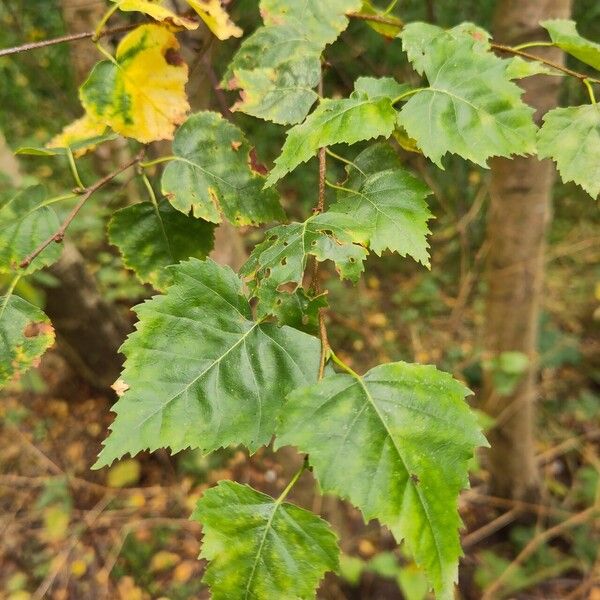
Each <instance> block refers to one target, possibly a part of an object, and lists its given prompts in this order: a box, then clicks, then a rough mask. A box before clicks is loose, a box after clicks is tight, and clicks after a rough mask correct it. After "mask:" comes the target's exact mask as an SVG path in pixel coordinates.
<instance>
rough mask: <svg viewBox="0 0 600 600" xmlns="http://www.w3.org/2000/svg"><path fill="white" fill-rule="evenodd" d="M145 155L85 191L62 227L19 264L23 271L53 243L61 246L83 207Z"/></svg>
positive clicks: (139, 156) (137, 157) (134, 159)
mask: <svg viewBox="0 0 600 600" xmlns="http://www.w3.org/2000/svg"><path fill="white" fill-rule="evenodd" d="M143 155H144V151H142V152H140V153H139V154H138V155H137V156H136V157H135V158H132V159H131V160H130V161H129V162H127V163H126V164H124V165H122V166H120V167H119V168H118V169H117V170H116V171H113V172H112V173H109V174H108V175H106V176H105V177H103V178H102V179H99V180H98V181H97V182H96V183H94V185H92V186H90V187H88V188H86V189H85V190H84V191H83V193H82V195H81V198H80V199H79V202H78V203H77V204H76V205H75V206H74V207H73V210H71V212H70V213H69V214H68V216H67V218H66V219H65V220H64V221H63V223H62V225H61V226H60V227H59V228H58V229H57V230H56V231H55V232H54V233H53V234H52V235H51V236H50V237H49V238H48V239H47V240H45V241H44V242H42V243H41V244H40V245H39V246H38V247H37V248H36V249H35V250H34V251H33V252H32V253H31V254H29V255H28V256H26V257H25V258H24V259H23V260H22V261H21V262H20V263H19V267H20V268H21V269H26V268H27V267H28V266H29V265H30V264H31V262H32V261H33V260H34V259H35V258H36V257H37V256H39V255H40V254H41V253H42V252H43V251H44V250H45V249H46V248H47V247H48V246H49V245H50V244H52V242H56V243H58V244H60V243H61V242H62V241H63V240H64V238H65V233H66V231H67V228H68V227H69V225H70V224H71V223H72V221H73V219H74V218H75V217H76V216H77V214H78V213H79V211H80V210H81V209H82V208H83V205H84V204H85V203H86V202H87V201H88V200H89V199H90V198H91V197H92V196H93V195H94V194H95V193H96V192H97V191H98V190H99V189H100V188H102V187H104V186H105V185H106V184H107V183H109V182H111V181H112V180H113V179H114V178H115V177H117V176H118V175H120V174H121V173H122V172H123V171H126V170H127V169H129V168H130V167H132V166H133V165H135V164H137V163H138V162H140V160H141V159H142V157H143Z"/></svg>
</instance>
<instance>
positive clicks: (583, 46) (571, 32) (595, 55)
mask: <svg viewBox="0 0 600 600" xmlns="http://www.w3.org/2000/svg"><path fill="white" fill-rule="evenodd" d="M540 25H541V26H542V27H543V28H544V29H546V31H547V32H548V34H549V35H550V39H551V40H552V41H553V42H554V44H555V45H556V46H558V47H559V48H560V49H561V50H564V51H565V52H566V53H567V54H570V55H571V56H574V57H575V58H577V59H579V60H580V61H581V62H583V63H585V64H586V65H590V66H591V67H594V69H596V70H597V71H600V44H597V43H596V42H591V41H590V40H586V39H585V38H584V37H581V36H580V35H579V33H577V25H576V24H575V21H570V20H568V19H551V20H549V21H542V22H541V23H540Z"/></svg>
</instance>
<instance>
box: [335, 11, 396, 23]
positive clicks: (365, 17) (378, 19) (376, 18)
mask: <svg viewBox="0 0 600 600" xmlns="http://www.w3.org/2000/svg"><path fill="white" fill-rule="evenodd" d="M346 16H347V17H349V18H351V19H359V20H361V21H372V22H373V23H380V24H381V25H392V26H393V27H404V22H403V21H402V20H401V19H398V18H397V17H385V16H382V15H369V14H367V13H360V12H348V13H346Z"/></svg>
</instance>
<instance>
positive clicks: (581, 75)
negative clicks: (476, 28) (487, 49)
mask: <svg viewBox="0 0 600 600" xmlns="http://www.w3.org/2000/svg"><path fill="white" fill-rule="evenodd" d="M490 46H491V47H492V48H493V49H494V50H498V51H499V52H506V53H507V54H514V55H515V56H521V57H523V58H528V59H529V60H536V61H538V62H541V63H543V64H545V65H548V66H549V67H552V68H553V69H556V70H557V71H562V72H563V73H566V74H567V75H571V77H576V78H577V79H579V80H581V81H584V82H585V81H586V80H587V81H589V82H592V83H600V79H594V78H593V77H590V76H589V75H585V74H584V73H579V72H577V71H573V69H569V68H568V67H564V66H563V65H559V64H558V63H555V62H553V61H551V60H548V59H546V58H542V57H541V56H536V55H535V54H530V53H529V52H524V51H523V50H519V49H518V48H512V47H511V46H505V45H504V44H495V43H493V42H492V43H491V44H490Z"/></svg>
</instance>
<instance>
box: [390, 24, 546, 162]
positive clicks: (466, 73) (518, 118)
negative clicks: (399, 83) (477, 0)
mask: <svg viewBox="0 0 600 600" xmlns="http://www.w3.org/2000/svg"><path fill="white" fill-rule="evenodd" d="M436 30H437V31H436ZM481 31H482V30H479V29H476V30H475V31H474V32H473V31H470V30H468V29H466V28H465V27H462V28H461V29H459V30H457V28H455V29H454V30H450V31H449V32H444V31H443V30H441V29H440V28H438V27H435V26H433V25H427V24H423V23H411V24H410V25H407V26H406V27H405V29H404V31H403V32H402V34H401V37H402V40H403V44H404V48H405V50H406V52H407V54H408V56H409V59H410V60H411V62H412V63H413V65H414V67H415V69H417V71H419V72H423V73H425V75H426V76H427V79H428V81H429V84H430V85H429V87H427V88H425V89H423V90H422V91H420V92H418V93H416V94H414V95H413V96H412V97H411V98H410V99H409V100H408V101H407V102H406V104H405V105H404V106H403V107H402V110H401V112H400V115H399V118H398V123H399V125H401V126H402V127H404V128H405V129H406V132H407V133H408V135H409V136H410V137H411V138H414V139H415V140H416V141H417V143H418V145H419V147H420V148H421V150H422V151H423V154H425V156H427V157H428V158H430V159H431V160H432V161H433V162H434V163H435V164H437V165H438V166H440V167H442V162H441V159H442V157H443V156H444V155H445V154H446V153H451V154H458V155H459V156H462V157H463V158H467V159H469V160H472V161H473V162H474V163H476V164H479V165H481V166H484V167H485V166H487V160H488V159H489V158H490V157H492V156H511V155H513V154H517V155H524V154H528V153H533V152H534V151H535V135H536V126H535V124H534V122H533V112H534V111H533V109H532V108H530V107H529V106H527V105H525V104H524V103H523V102H522V100H521V95H522V93H523V90H522V89H521V88H519V87H518V86H517V85H516V84H515V83H513V82H512V81H511V80H510V78H509V76H508V75H507V73H506V70H507V68H508V66H509V64H510V61H506V60H502V59H499V58H498V57H496V56H495V55H494V54H493V53H491V52H489V51H487V49H486V48H487V38H486V37H484V34H485V35H487V33H486V32H483V33H481ZM474 35H475V37H473V36H474Z"/></svg>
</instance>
